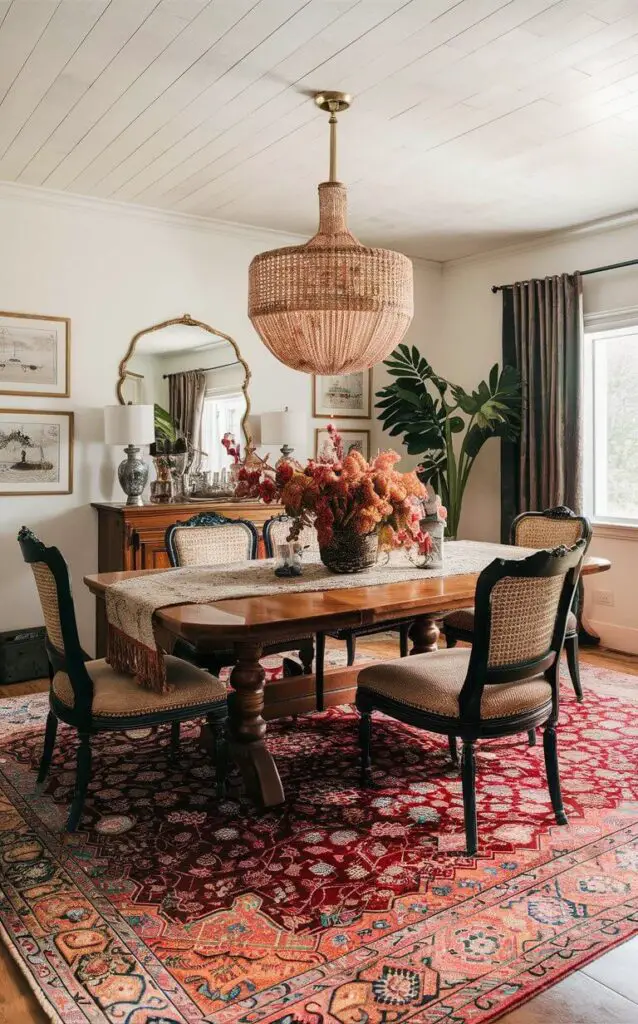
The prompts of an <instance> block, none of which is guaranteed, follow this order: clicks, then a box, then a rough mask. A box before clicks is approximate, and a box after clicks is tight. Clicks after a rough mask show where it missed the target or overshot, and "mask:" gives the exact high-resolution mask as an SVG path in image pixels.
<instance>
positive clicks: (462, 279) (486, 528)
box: [428, 223, 638, 653]
mask: <svg viewBox="0 0 638 1024" xmlns="http://www.w3.org/2000/svg"><path fill="white" fill-rule="evenodd" d="M635 258H638V223H627V224H626V225H624V226H619V227H616V228H613V229H607V230H598V229H597V230H593V229H589V230H587V229H583V230H581V231H575V232H572V233H569V234H567V235H565V236H563V237H562V238H554V239H551V240H547V241H546V242H544V243H538V244H534V245H532V246H530V247H528V248H524V247H517V248H516V249H511V250H508V251H505V250H503V251H501V252H498V253H493V254H486V255H484V256H483V257H482V258H477V257H475V258H469V259H467V260H459V261H455V262H452V263H448V264H445V265H444V270H443V292H442V295H443V304H442V311H441V316H442V323H443V325H444V331H443V334H442V335H441V336H440V339H439V343H438V345H437V346H435V347H434V348H433V349H432V351H431V352H429V353H428V357H429V358H431V359H432V361H433V362H434V364H435V366H436V368H437V370H439V371H440V372H441V373H442V375H443V376H449V377H451V378H452V379H454V380H458V382H459V383H460V384H463V385H464V386H470V385H475V384H476V383H478V381H479V380H480V379H481V378H482V377H484V376H485V375H486V373H487V372H488V371H489V368H490V366H491V365H492V364H493V363H494V362H496V361H499V362H500V361H501V296H500V294H492V292H491V286H492V285H493V284H508V283H511V282H513V281H516V280H524V279H526V278H529V277H545V276H546V275H551V274H560V273H564V272H573V271H575V270H586V269H587V268H589V267H596V266H601V265H604V264H607V263H616V262H621V261H623V260H629V259H635ZM583 301H584V308H585V312H586V313H594V312H602V311H603V310H611V309H619V308H621V307H627V306H636V305H638V267H633V268H629V269H626V270H619V271H611V272H609V273H606V274H599V275H592V276H591V277H585V278H584V279H583ZM499 448H500V446H499V444H498V442H496V441H492V442H489V443H488V444H486V445H485V447H484V448H483V450H482V452H481V454H480V455H479V457H478V459H477V462H476V465H475V467H474V469H473V473H472V477H471V478H470V482H469V484H468V491H467V494H466V498H465V502H464V505H463V515H462V519H461V528H460V534H461V536H463V537H471V538H484V539H489V540H497V539H498V536H499V529H500V526H499V524H500V451H499ZM636 469H637V472H638V467H636ZM591 553H592V554H598V555H606V556H608V557H609V558H611V559H612V562H613V567H612V569H611V571H610V572H608V573H605V574H603V575H600V576H597V577H594V578H590V580H588V582H587V585H586V592H587V600H586V617H587V619H588V621H589V622H590V624H591V625H592V626H593V627H594V628H595V629H596V630H597V632H599V633H600V635H601V638H602V640H603V642H605V643H607V644H608V645H609V646H612V647H614V648H617V649H621V650H628V651H632V652H634V653H638V610H637V604H636V597H635V593H636V590H635V580H636V579H637V578H638V538H636V540H617V539H613V540H612V539H610V538H609V537H599V538H596V537H595V538H594V541H593V542H592V547H591ZM596 590H611V591H612V593H613V598H614V606H613V607H608V606H602V605H600V604H598V603H595V601H594V596H595V594H594V592H595V591H596Z"/></svg>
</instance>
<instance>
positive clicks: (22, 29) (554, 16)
mask: <svg viewBox="0 0 638 1024" xmlns="http://www.w3.org/2000/svg"><path fill="white" fill-rule="evenodd" d="M319 89H342V90H347V91H349V92H351V93H353V95H354V97H355V100H354V103H353V106H352V109H351V110H350V111H349V112H348V113H347V114H345V115H343V117H342V118H341V126H340V177H341V178H342V180H344V181H346V182H347V183H348V184H349V186H350V206H351V216H350V222H351V224H350V226H351V228H352V229H353V230H354V231H355V233H356V234H357V235H358V236H359V237H360V238H361V240H362V241H365V242H367V243H369V244H379V243H382V244H390V245H392V246H395V247H398V248H400V249H402V250H404V251H405V252H407V253H409V254H410V255H415V256H424V257H429V258H432V259H442V260H445V259H450V258H454V257H457V256H462V255H465V254H468V253H473V252H478V251H481V250H484V249H489V248H493V247H495V246H498V245H502V244H505V243H509V242H517V241H522V240H524V239H526V238H528V237H531V236H533V235H537V234H539V233H542V232H545V231H549V230H555V229H560V228H565V227H568V226H572V225H575V224H579V223H583V222H586V221H589V220H593V219H597V218H600V217H605V216H609V215H612V214H616V213H620V212H624V211H627V210H632V209H634V208H637V207H638V0H0V179H4V180H8V181H16V182H21V183H24V184H28V185H34V186H39V187H44V188H47V189H56V190H62V191H67V192H70V193H76V194H81V195H89V196H99V197H104V198H111V199H116V200H120V201H124V202H130V203H137V204H142V205H146V206H153V207H164V208H167V209H171V210H178V211H182V212H185V213H194V214H199V215H202V216H205V217H211V218H219V219H222V220H227V221H237V222H240V223H244V224H253V225H259V226H264V227H270V228H278V229H281V230H285V231H293V232H300V233H303V234H311V233H312V232H313V231H314V228H315V226H316V192H315V186H316V184H317V183H318V182H319V181H321V180H323V178H324V177H325V176H326V170H327V145H328V136H327V131H328V129H327V124H326V118H325V115H323V114H321V113H320V112H319V111H318V110H317V109H316V108H315V106H314V104H313V103H312V102H311V100H310V99H309V96H310V94H311V93H313V92H314V91H316V90H319Z"/></svg>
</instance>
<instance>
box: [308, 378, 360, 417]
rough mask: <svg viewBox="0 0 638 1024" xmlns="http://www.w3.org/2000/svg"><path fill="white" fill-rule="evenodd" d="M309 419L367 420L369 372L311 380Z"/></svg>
mask: <svg viewBox="0 0 638 1024" xmlns="http://www.w3.org/2000/svg"><path fill="white" fill-rule="evenodd" d="M312 415H313V416H314V417H315V419H330V417H331V416H334V417H335V418H336V417H339V418H340V419H344V420H369V419H371V418H372V371H371V370H361V371H359V372H358V373H340V374H332V376H330V377H318V376H313V378H312Z"/></svg>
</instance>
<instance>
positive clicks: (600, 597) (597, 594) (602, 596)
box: [594, 590, 614, 608]
mask: <svg viewBox="0 0 638 1024" xmlns="http://www.w3.org/2000/svg"><path fill="white" fill-rule="evenodd" d="M594 603H595V604H606V605H608V606H609V607H610V608H613V606H614V592H613V590H595V591H594Z"/></svg>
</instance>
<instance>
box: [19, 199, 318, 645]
mask: <svg viewBox="0 0 638 1024" xmlns="http://www.w3.org/2000/svg"><path fill="white" fill-rule="evenodd" d="M0 230H1V234H2V245H0V308H1V309H3V310H12V311H16V312H28V313H43V314H47V313H50V314H53V315H56V316H68V317H70V318H71V397H70V398H69V399H51V398H48V399H37V398H17V397H9V396H0V406H2V407H6V408H21V409H25V410H26V409H30V410H33V409H58V410H64V409H72V410H74V412H75V435H76V436H75V474H74V476H75V480H74V490H73V494H71V495H65V496H47V497H28V498H27V497H25V498H21V497H17V498H14V497H2V496H0V567H1V568H0V630H1V629H13V628H18V627H25V626H31V625H35V624H37V623H39V622H41V621H42V616H41V613H40V609H39V606H38V603H37V599H36V593H35V587H34V584H33V580H32V578H31V573H30V572H29V571H28V570H27V569H26V567H25V566H24V564H23V562H22V559H21V555H20V551H19V548H18V545H17V543H16V534H17V532H18V529H19V527H20V526H21V524H22V523H25V524H26V525H28V526H30V527H32V529H33V530H35V532H36V533H37V534H38V535H39V536H40V537H41V538H42V539H43V540H44V541H45V542H46V543H48V544H55V545H58V546H59V547H60V548H61V549H62V551H63V552H64V554H65V555H66V557H67V558H68V560H69V562H70V565H71V570H72V573H73V577H74V581H75V588H74V592H75V598H76V605H77V611H78V619H79V624H80V631H81V634H82V638H83V642H84V644H85V645H86V646H87V648H88V650H89V651H92V650H93V599H92V598H91V597H90V595H89V594H88V592H87V590H86V588H85V587H84V586H83V584H82V576H83V575H84V574H85V573H87V572H93V571H95V570H96V569H97V529H96V513H95V511H94V510H93V509H91V507H90V502H92V501H102V500H104V501H120V500H121V499H122V493H121V491H120V490H119V486H118V485H117V482H116V481H115V479H114V467H115V466H116V465H117V463H118V462H119V461H120V460H121V458H122V457H123V455H122V453H121V452H120V451H119V450H110V449H105V448H104V445H103V428H102V423H103V413H102V409H103V407H104V406H105V405H110V404H114V403H115V402H116V401H117V399H116V396H115V383H116V378H117V366H118V363H119V361H120V359H121V358H122V356H123V355H124V353H125V351H126V348H127V346H128V344H129V341H130V339H131V337H132V335H133V334H135V332H136V331H139V330H141V329H142V328H144V327H147V326H150V325H151V324H154V323H158V322H159V321H162V320H166V319H169V318H170V317H175V316H181V315H182V314H183V313H186V312H188V313H190V314H191V315H192V316H193V317H195V318H197V319H200V320H203V321H205V322H207V323H210V324H212V326H213V327H217V328H219V329H220V330H221V331H223V332H224V333H226V334H230V335H231V336H232V337H234V338H235V340H236V341H237V343H238V345H239V347H240V349H241V352H242V354H243V356H244V358H245V359H246V361H247V362H248V364H249V366H250V368H251V370H252V380H251V385H250V398H251V405H252V413H253V415H255V414H259V413H260V412H266V411H275V410H278V409H282V408H283V407H284V405H286V404H287V405H289V407H290V408H291V409H296V408H298V409H303V410H304V411H306V412H307V413H308V416H309V417H310V413H311V408H312V406H311V390H310V385H311V379H310V377H308V376H306V375H305V374H300V373H296V372H295V371H293V370H290V369H288V368H287V367H285V366H282V365H281V364H280V363H278V362H277V361H276V360H275V359H274V358H273V357H272V356H271V355H270V353H269V352H268V351H267V349H266V348H265V347H264V345H262V343H261V342H260V341H259V339H258V337H257V335H256V334H255V332H254V331H253V328H252V326H251V324H250V321H249V320H248V317H247V314H246V303H247V275H248V264H249V262H250V260H251V258H252V256H253V255H254V254H255V253H257V252H259V251H261V250H263V249H268V248H274V247H276V246H279V245H283V244H287V243H288V242H289V241H290V242H293V241H295V239H288V238H286V237H285V236H281V235H278V234H277V233H270V232H265V231H259V230H255V231H254V232H253V231H248V230H243V229H241V228H238V229H236V230H235V229H233V228H230V227H229V228H228V229H227V230H220V229H217V228H215V227H213V226H212V225H211V224H207V223H206V222H199V221H197V220H196V219H194V218H193V219H191V220H187V219H186V218H180V217H171V216H163V215H155V214H153V213H152V212H145V211H141V210H137V209H135V208H131V207H128V208H127V207H121V206H119V205H117V204H108V203H100V202H94V201H84V200H80V199H78V200H73V199H70V200H69V199H67V198H64V197H57V196H55V194H48V193H45V192H38V191H36V190H30V189H22V188H20V187H16V186H4V185H3V186H0ZM310 444H311V432H310V430H309V432H308V440H307V450H306V451H301V450H300V451H299V454H300V456H302V457H305V456H306V455H308V454H310Z"/></svg>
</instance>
